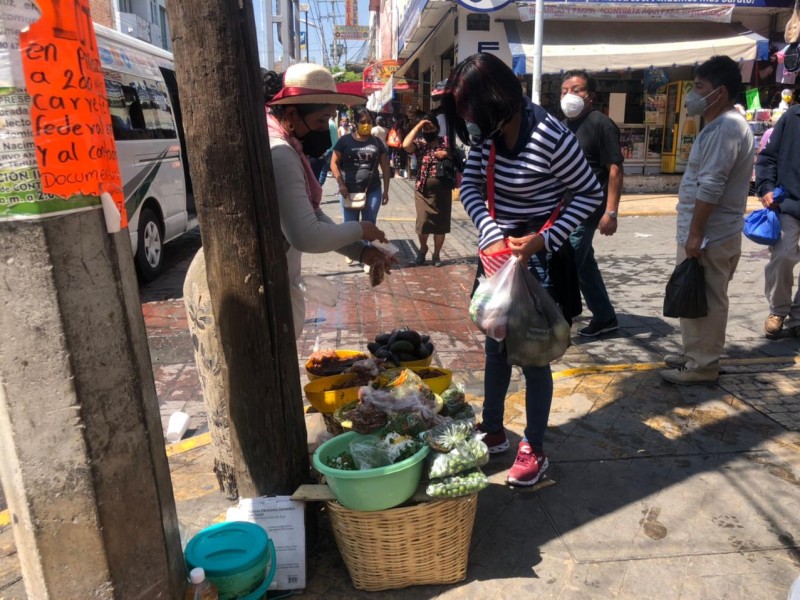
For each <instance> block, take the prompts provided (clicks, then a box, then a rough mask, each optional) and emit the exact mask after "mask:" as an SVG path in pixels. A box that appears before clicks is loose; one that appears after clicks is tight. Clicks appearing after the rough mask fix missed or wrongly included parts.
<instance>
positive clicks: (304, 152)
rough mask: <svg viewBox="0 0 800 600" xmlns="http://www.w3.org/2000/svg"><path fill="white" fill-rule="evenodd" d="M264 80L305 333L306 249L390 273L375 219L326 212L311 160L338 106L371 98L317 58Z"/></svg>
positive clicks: (295, 304)
mask: <svg viewBox="0 0 800 600" xmlns="http://www.w3.org/2000/svg"><path fill="white" fill-rule="evenodd" d="M263 84H264V94H265V98H266V103H267V109H268V111H267V128H268V131H269V145H270V149H271V152H272V167H273V173H274V174H275V184H276V186H275V187H276V190H277V194H278V208H279V211H280V218H281V230H282V231H283V235H284V237H285V239H286V243H287V251H286V261H287V263H288V269H289V281H290V283H291V298H292V314H293V318H294V331H295V335H296V336H297V337H299V336H300V334H301V333H302V331H303V322H304V319H305V301H304V298H303V293H302V291H301V289H300V287H299V286H298V281H299V278H300V268H301V255H302V253H303V252H311V253H322V252H331V251H336V252H338V253H339V254H343V255H344V256H347V257H348V258H350V259H352V260H356V261H359V262H362V263H364V264H368V265H370V266H371V267H372V269H373V272H375V271H377V272H380V273H383V272H387V271H388V270H389V266H390V264H389V261H388V259H387V258H386V255H385V254H384V253H383V252H381V251H380V250H378V249H376V248H373V247H372V246H370V245H369V243H368V242H372V241H375V240H379V241H382V242H385V241H386V236H385V235H384V233H383V232H382V231H381V230H380V229H378V228H377V227H376V226H375V225H374V224H372V223H369V222H361V223H359V222H351V223H340V224H337V223H334V222H333V221H332V220H331V219H330V217H328V216H327V215H326V214H325V213H323V212H322V210H321V208H320V202H321V200H322V187H321V186H320V184H319V182H318V181H317V178H316V177H314V174H313V172H312V170H311V165H310V163H309V161H308V158H309V157H311V158H318V157H320V156H322V155H323V154H324V153H325V152H326V151H327V150H328V148H330V146H331V138H330V134H329V131H328V121H329V119H331V118H332V117H333V116H334V115H335V114H336V107H337V106H338V105H342V104H345V105H348V106H352V105H358V104H364V103H365V102H366V99H365V98H364V97H363V96H358V95H353V94H342V93H339V92H337V91H336V83H335V82H334V80H333V76H332V75H331V73H330V71H328V70H327V69H325V68H324V67H321V66H319V65H315V64H312V63H299V64H296V65H292V66H291V67H289V68H288V69H287V70H286V72H285V73H284V74H283V77H281V75H280V74H278V73H275V72H274V71H267V72H265V73H264V75H263Z"/></svg>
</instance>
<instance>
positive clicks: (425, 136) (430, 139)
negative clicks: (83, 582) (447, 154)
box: [422, 131, 439, 143]
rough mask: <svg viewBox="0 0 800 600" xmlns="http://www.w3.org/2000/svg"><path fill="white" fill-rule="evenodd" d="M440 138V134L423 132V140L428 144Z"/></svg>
mask: <svg viewBox="0 0 800 600" xmlns="http://www.w3.org/2000/svg"><path fill="white" fill-rule="evenodd" d="M438 137H439V134H438V133H436V132H435V131H423V132H422V139H423V140H425V141H426V142H428V143H430V142H433V141H435V140H436V138H438Z"/></svg>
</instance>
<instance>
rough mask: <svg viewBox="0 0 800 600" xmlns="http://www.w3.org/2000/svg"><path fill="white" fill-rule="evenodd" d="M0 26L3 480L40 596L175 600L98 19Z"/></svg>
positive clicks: (54, 6)
mask: <svg viewBox="0 0 800 600" xmlns="http://www.w3.org/2000/svg"><path fill="white" fill-rule="evenodd" d="M37 6H38V8H37ZM40 9H41V14H40V12H39V10H40ZM7 17H10V18H7ZM0 20H3V21H4V23H5V27H4V28H3V31H2V32H0V41H2V46H1V48H2V50H0V63H2V64H4V65H6V67H8V66H10V69H8V68H6V69H5V70H4V73H3V74H2V81H3V83H2V85H3V86H4V88H5V89H4V94H3V95H2V101H0V120H2V121H3V131H2V137H3V138H4V139H5V140H7V141H8V143H4V144H3V147H2V148H0V165H2V166H1V167H0V174H2V176H3V177H2V182H0V199H2V202H0V281H2V285H0V306H2V307H3V308H2V310H0V332H2V342H0V479H2V483H3V489H4V491H5V494H6V496H7V499H8V505H9V512H10V514H11V523H12V528H13V530H14V539H15V541H16V549H17V553H18V556H19V562H20V566H21V569H22V576H23V579H24V583H25V589H26V592H27V597H29V598H32V599H34V598H35V599H51V598H76V599H77V598H81V599H89V598H92V599H95V600H123V599H124V600H140V599H141V600H145V599H146V600H155V599H161V600H178V599H179V598H182V597H183V594H184V591H185V588H186V573H185V565H184V560H183V552H182V551H181V544H180V536H179V533H178V519H177V515H176V510H175V502H174V498H173V492H172V482H171V480H170V473H169V464H168V463H167V457H166V455H165V453H164V437H163V433H162V429H161V418H160V416H159V411H158V397H157V395H156V389H155V383H154V382H153V371H152V366H151V364H150V354H149V352H148V349H147V334H146V331H145V327H144V319H143V317H142V308H141V303H140V301H139V294H138V289H137V286H136V275H135V273H134V269H133V257H132V256H131V242H130V234H129V232H128V231H127V229H125V228H124V226H125V217H124V198H123V197H122V190H121V184H120V182H119V168H118V166H117V160H116V157H115V156H114V155H115V153H114V139H113V137H112V135H111V116H110V114H109V113H108V104H107V103H106V102H105V97H104V96H100V95H99V94H102V93H103V91H102V90H104V84H103V73H102V71H101V69H100V59H99V56H98V52H97V44H96V40H95V36H94V31H93V26H92V21H91V17H90V13H89V7H88V3H87V2H86V1H85V0H74V1H73V2H69V3H67V2H58V1H56V0H38V2H37V3H36V5H34V3H32V2H24V3H23V2H19V3H16V4H15V3H6V4H4V6H3V8H1V9H0ZM76 65H80V67H79V68H80V74H81V78H80V80H81V84H80V85H79V86H78V85H71V84H70V82H71V81H72V80H71V79H70V77H71V75H72V74H74V73H76V72H77V71H73V70H72V69H73V68H77V67H76ZM23 68H24V71H23ZM23 72H24V73H25V74H24V75H23ZM73 83H74V81H73ZM31 97H35V98H37V99H38V100H40V101H41V103H39V102H35V103H31ZM88 105H90V106H92V108H91V110H89V109H85V108H84V107H85V106H88ZM86 131H92V134H91V136H89V135H85V132H86ZM59 148H61V150H59ZM64 148H66V149H64ZM90 173H91V174H94V176H93V177H92V178H91V179H90V178H89V177H88V174H90ZM84 176H86V177H85V178H84ZM58 177H62V178H63V180H62V181H61V182H60V183H59V182H58ZM68 179H71V180H72V181H73V182H74V181H75V180H78V181H81V182H82V183H81V184H80V186H81V187H80V189H79V190H78V191H75V189H74V188H73V187H72V184H71V183H70V182H69V181H67V180H68ZM20 180H21V181H24V182H25V187H24V188H22V187H17V186H16V184H15V183H14V182H15V181H20ZM89 181H91V182H92V183H87V182H89ZM114 196H116V199H117V200H118V204H117V205H116V206H122V210H119V208H115V207H114V206H115V205H114V202H113V200H114ZM101 198H104V199H105V200H107V201H108V202H107V203H106V206H107V207H108V212H106V213H105V214H104V210H103V208H102V207H101V202H102V200H101ZM9 199H13V202H7V201H8V200H9ZM295 362H296V361H295ZM0 593H2V592H0Z"/></svg>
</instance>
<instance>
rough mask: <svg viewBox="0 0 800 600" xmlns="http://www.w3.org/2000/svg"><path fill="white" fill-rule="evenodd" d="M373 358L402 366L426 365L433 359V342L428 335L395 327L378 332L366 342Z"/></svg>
mask: <svg viewBox="0 0 800 600" xmlns="http://www.w3.org/2000/svg"><path fill="white" fill-rule="evenodd" d="M367 349H368V350H369V351H370V353H371V354H372V355H373V356H374V357H375V358H381V359H383V360H385V361H387V362H391V363H394V364H395V365H397V366H403V367H427V366H429V365H430V364H431V361H432V360H433V351H434V347H433V343H432V342H431V339H430V336H428V335H422V334H420V333H418V332H416V331H414V330H412V329H395V330H393V331H391V332H390V333H380V334H378V335H376V336H375V341H374V342H370V343H369V344H367Z"/></svg>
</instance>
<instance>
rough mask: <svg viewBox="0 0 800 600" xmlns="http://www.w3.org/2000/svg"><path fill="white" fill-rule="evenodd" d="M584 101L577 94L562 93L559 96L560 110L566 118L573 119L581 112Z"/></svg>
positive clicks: (584, 104)
mask: <svg viewBox="0 0 800 600" xmlns="http://www.w3.org/2000/svg"><path fill="white" fill-rule="evenodd" d="M585 106H586V102H585V101H584V99H583V98H581V97H580V96H578V95H577V94H564V96H563V97H562V98H561V110H562V111H564V114H565V115H566V117H567V118H568V119H574V118H575V117H577V116H578V115H579V114H581V113H582V112H583V109H584V107H585Z"/></svg>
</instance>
